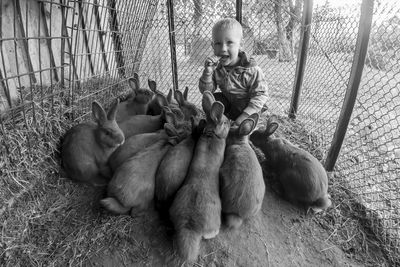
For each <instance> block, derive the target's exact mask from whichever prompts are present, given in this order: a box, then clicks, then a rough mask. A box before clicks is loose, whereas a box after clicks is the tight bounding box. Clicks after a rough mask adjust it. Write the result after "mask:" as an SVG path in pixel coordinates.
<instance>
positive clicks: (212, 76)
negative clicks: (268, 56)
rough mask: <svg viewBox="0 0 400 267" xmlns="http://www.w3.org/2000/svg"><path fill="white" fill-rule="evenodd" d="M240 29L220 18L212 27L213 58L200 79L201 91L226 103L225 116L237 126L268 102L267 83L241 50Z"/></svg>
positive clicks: (241, 30)
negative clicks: (210, 93) (211, 94)
mask: <svg viewBox="0 0 400 267" xmlns="http://www.w3.org/2000/svg"><path fill="white" fill-rule="evenodd" d="M242 37H243V29H242V26H241V25H240V23H239V22H238V21H237V20H235V19H231V18H226V19H222V20H219V21H218V22H217V23H216V24H215V25H214V27H213V29H212V43H211V46H212V48H213V50H214V55H215V56H216V57H208V58H207V59H206V61H205V67H204V71H203V74H202V76H201V77H200V79H199V89H200V92H201V93H203V92H204V91H207V90H209V91H211V92H213V93H214V92H215V90H216V89H217V87H219V89H220V90H221V92H218V93H214V96H215V99H216V100H218V101H221V102H222V103H223V104H224V106H225V115H226V116H227V117H228V118H229V119H231V120H235V124H237V125H239V124H240V123H241V122H242V121H243V120H244V119H246V118H247V117H248V116H249V115H251V114H253V113H256V112H258V113H260V111H261V109H262V108H263V106H264V104H265V102H266V101H267V97H268V95H267V84H266V81H265V79H264V74H263V72H262V70H261V68H260V67H259V66H258V65H257V63H256V62H255V61H254V59H253V58H248V57H247V55H246V53H245V52H244V51H241V50H240V48H241V43H242Z"/></svg>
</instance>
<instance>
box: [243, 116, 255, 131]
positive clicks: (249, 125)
mask: <svg viewBox="0 0 400 267" xmlns="http://www.w3.org/2000/svg"><path fill="white" fill-rule="evenodd" d="M256 125H257V122H256V121H255V120H254V119H253V118H250V117H248V118H246V119H244V120H243V121H242V123H241V124H240V125H239V135H249V134H250V133H251V131H253V130H254V128H255V127H256Z"/></svg>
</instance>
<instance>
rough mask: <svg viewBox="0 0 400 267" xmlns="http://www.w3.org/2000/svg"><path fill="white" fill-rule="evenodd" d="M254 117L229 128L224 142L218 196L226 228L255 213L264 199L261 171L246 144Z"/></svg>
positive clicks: (253, 126) (255, 116) (233, 226)
mask: <svg viewBox="0 0 400 267" xmlns="http://www.w3.org/2000/svg"><path fill="white" fill-rule="evenodd" d="M258 118H259V115H258V114H257V113H255V114H252V115H251V116H249V117H248V118H247V119H245V120H243V122H242V123H241V124H240V125H239V126H232V127H231V129H230V131H229V135H228V138H227V139H226V148H225V158H224V163H223V164H222V166H221V169H220V183H221V184H220V195H221V203H222V215H223V219H224V221H225V223H226V225H227V226H228V227H232V228H238V227H240V225H241V224H242V222H243V220H245V219H247V218H249V217H251V216H254V215H255V214H257V213H258V212H259V211H260V209H261V205H262V202H263V199H264V193H265V184H264V179H263V173H262V168H261V166H260V163H259V162H258V159H257V156H256V153H255V152H254V150H253V149H252V148H251V147H250V144H249V134H250V133H251V132H252V131H253V130H254V128H255V127H256V126H257V123H258Z"/></svg>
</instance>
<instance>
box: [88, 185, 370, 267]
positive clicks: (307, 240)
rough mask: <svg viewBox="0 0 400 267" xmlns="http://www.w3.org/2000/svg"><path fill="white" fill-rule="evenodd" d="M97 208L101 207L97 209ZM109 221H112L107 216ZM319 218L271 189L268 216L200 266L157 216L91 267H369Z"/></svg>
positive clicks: (140, 221) (209, 252)
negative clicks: (180, 251)
mask: <svg viewBox="0 0 400 267" xmlns="http://www.w3.org/2000/svg"><path fill="white" fill-rule="evenodd" d="M94 205H95V206H96V204H94ZM104 216H112V215H107V214H104ZM314 216H324V214H317V215H313V214H305V212H304V211H302V210H300V209H299V208H297V207H295V206H293V205H291V204H289V203H288V202H286V201H285V200H282V199H281V198H280V197H279V196H278V195H277V194H276V193H275V192H274V191H272V190H271V188H270V187H269V186H268V184H267V189H266V194H265V198H264V202H263V206H262V211H261V212H260V213H259V214H258V215H257V216H256V217H254V218H252V219H251V220H249V221H247V222H246V223H245V224H244V225H242V226H241V228H239V229H238V230H235V231H232V230H228V229H221V231H220V233H219V235H218V236H217V237H216V238H214V239H211V240H203V241H202V243H201V250H200V256H199V259H198V261H197V262H196V263H194V264H187V263H185V262H183V261H181V260H180V259H179V258H178V256H177V255H176V254H175V253H174V251H173V241H172V233H173V230H172V228H171V227H169V226H168V225H166V224H165V223H163V222H162V221H160V219H159V218H158V216H157V213H155V212H147V213H145V214H142V215H140V216H138V217H136V218H131V217H129V216H125V217H126V218H127V220H131V221H132V224H134V226H133V227H131V228H130V229H129V231H128V232H127V233H126V234H127V235H130V236H131V238H132V239H131V240H133V241H131V243H132V245H131V246H126V245H124V246H117V247H118V248H115V249H113V248H112V247H110V248H105V249H103V250H102V251H99V252H98V253H96V256H94V257H92V258H90V259H88V260H87V261H86V262H85V265H86V266H212V267H214V266H365V265H364V264H363V263H361V262H357V261H355V260H352V259H350V258H349V257H348V256H346V254H345V253H344V252H343V251H342V250H341V249H340V248H339V247H338V246H337V245H335V244H333V243H331V242H330V241H329V234H330V233H328V232H327V231H326V230H324V229H323V228H322V227H321V226H320V225H319V224H318V223H317V222H316V220H314Z"/></svg>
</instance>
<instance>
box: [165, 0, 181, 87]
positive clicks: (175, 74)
mask: <svg viewBox="0 0 400 267" xmlns="http://www.w3.org/2000/svg"><path fill="white" fill-rule="evenodd" d="M167 9H168V28H169V46H170V50H171V67H172V82H173V88H174V90H179V88H178V66H177V60H176V43H175V25H174V3H173V0H167Z"/></svg>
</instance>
